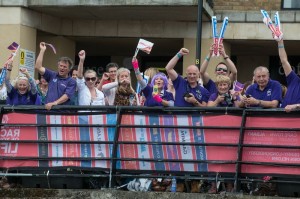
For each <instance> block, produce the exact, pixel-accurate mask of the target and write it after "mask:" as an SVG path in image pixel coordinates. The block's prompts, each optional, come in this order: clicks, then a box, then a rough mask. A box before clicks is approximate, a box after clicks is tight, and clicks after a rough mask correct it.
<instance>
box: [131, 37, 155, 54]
mask: <svg viewBox="0 0 300 199" xmlns="http://www.w3.org/2000/svg"><path fill="white" fill-rule="evenodd" d="M153 45H154V43H152V42H150V41H147V40H145V39H140V40H139V43H138V45H137V47H136V50H135V53H134V57H136V56H137V54H138V52H139V50H141V51H144V52H145V53H147V54H150V52H151V50H152V47H153Z"/></svg>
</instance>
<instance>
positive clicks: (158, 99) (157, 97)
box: [153, 95, 162, 103]
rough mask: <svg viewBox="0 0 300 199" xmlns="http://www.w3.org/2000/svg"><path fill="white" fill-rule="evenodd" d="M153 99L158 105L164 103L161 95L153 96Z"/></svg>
mask: <svg viewBox="0 0 300 199" xmlns="http://www.w3.org/2000/svg"><path fill="white" fill-rule="evenodd" d="M153 99H154V100H155V101H156V102H158V103H161V102H162V98H161V97H160V96H159V95H153Z"/></svg>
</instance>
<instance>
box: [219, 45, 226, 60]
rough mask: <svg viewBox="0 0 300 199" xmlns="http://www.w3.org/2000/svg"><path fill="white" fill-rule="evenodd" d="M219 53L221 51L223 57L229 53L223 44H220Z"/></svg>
mask: <svg viewBox="0 0 300 199" xmlns="http://www.w3.org/2000/svg"><path fill="white" fill-rule="evenodd" d="M219 53H220V55H222V57H227V54H226V52H225V48H224V45H223V44H220V45H219Z"/></svg>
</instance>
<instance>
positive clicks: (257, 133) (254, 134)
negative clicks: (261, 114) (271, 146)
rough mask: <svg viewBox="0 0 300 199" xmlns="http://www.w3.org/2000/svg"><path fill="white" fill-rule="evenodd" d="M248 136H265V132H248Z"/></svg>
mask: <svg viewBox="0 0 300 199" xmlns="http://www.w3.org/2000/svg"><path fill="white" fill-rule="evenodd" d="M248 135H249V136H260V137H265V136H266V134H265V133H264V132H248Z"/></svg>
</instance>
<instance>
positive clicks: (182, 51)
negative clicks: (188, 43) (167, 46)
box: [166, 48, 189, 81]
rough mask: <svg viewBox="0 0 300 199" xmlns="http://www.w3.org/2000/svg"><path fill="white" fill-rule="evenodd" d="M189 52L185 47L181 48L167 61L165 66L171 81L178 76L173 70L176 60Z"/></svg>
mask: <svg viewBox="0 0 300 199" xmlns="http://www.w3.org/2000/svg"><path fill="white" fill-rule="evenodd" d="M188 53H189V50H188V49H186V48H181V49H180V51H179V52H178V53H177V54H176V55H175V56H174V57H173V58H172V59H171V60H170V61H169V63H168V64H167V66H166V71H167V73H168V76H169V77H170V79H171V80H172V81H173V80H175V79H176V78H177V77H178V74H177V72H176V71H175V70H174V67H175V65H176V64H177V62H178V60H179V59H180V58H181V57H182V56H183V55H187V54H188Z"/></svg>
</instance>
